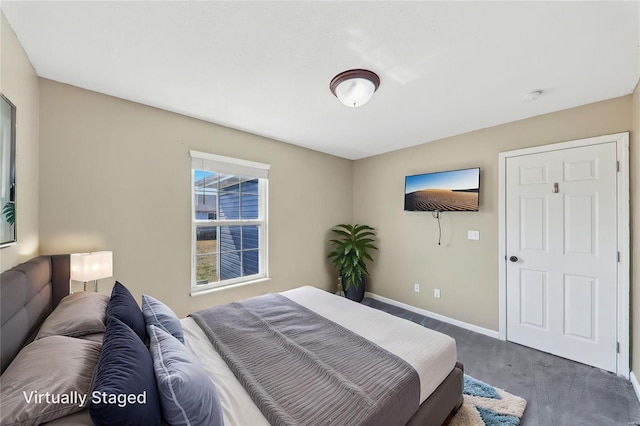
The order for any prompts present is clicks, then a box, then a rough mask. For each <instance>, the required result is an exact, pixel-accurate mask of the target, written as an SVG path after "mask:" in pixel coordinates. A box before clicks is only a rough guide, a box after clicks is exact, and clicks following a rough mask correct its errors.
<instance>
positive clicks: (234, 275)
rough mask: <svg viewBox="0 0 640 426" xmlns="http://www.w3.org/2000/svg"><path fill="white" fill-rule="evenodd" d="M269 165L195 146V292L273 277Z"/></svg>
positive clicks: (192, 165)
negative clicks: (269, 261) (270, 266)
mask: <svg viewBox="0 0 640 426" xmlns="http://www.w3.org/2000/svg"><path fill="white" fill-rule="evenodd" d="M268 173H269V165H268V164H262V163H255V162H252V161H245V160H238V159H235V158H229V157H222V156H219V155H213V154H206V153H203V152H197V151H191V187H192V192H191V193H192V198H193V202H192V215H191V218H192V219H191V221H192V249H191V251H192V256H191V265H192V267H191V269H192V273H191V275H192V276H191V294H197V293H199V292H202V291H205V290H209V289H212V288H217V287H223V286H226V285H230V284H238V283H243V282H247V281H254V280H258V279H262V278H266V277H267V184H268Z"/></svg>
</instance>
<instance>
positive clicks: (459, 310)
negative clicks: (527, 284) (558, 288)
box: [353, 96, 637, 330]
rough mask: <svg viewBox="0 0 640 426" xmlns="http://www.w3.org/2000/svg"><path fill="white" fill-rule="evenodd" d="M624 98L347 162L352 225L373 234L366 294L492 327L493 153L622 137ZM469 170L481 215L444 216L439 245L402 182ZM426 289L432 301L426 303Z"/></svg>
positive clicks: (627, 109)
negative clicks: (409, 206) (472, 236)
mask: <svg viewBox="0 0 640 426" xmlns="http://www.w3.org/2000/svg"><path fill="white" fill-rule="evenodd" d="M631 101H632V98H631V96H625V97H621V98H616V99H611V100H608V101H603V102H598V103H594V104H590V105H586V106H582V107H578V108H573V109H569V110H565V111H560V112H556V113H552V114H546V115H542V116H538V117H534V118H530V119H527V120H521V121H516V122H513V123H508V124H505V125H501V126H496V127H492V128H488V129H483V130H479V131H475V132H471V133H467V134H463V135H459V136H454V137H451V138H447V139H443V140H439V141H435V142H431V143H427V144H423V145H419V146H416V147H412V148H407V149H403V150H399V151H394V152H391V153H388V154H384V155H378V156H375V157H369V158H366V159H363V160H358V161H356V162H355V163H354V170H353V194H354V210H353V214H354V222H357V223H366V224H369V225H372V226H374V227H376V228H377V229H378V233H379V240H380V244H379V247H380V252H379V254H378V259H377V261H376V262H375V264H374V265H373V267H372V268H371V275H372V279H371V283H370V284H371V285H370V286H369V289H370V290H371V291H373V292H375V293H377V294H379V295H381V296H385V297H389V298H391V299H395V300H398V301H401V302H404V303H407V304H410V305H413V306H416V307H419V308H422V309H426V310H429V311H432V312H436V313H439V314H442V315H446V316H448V317H450V318H454V319H457V320H461V321H465V322H468V323H471V324H474V325H477V326H480V327H485V328H488V329H491V330H498V153H499V152H502V151H509V150H514V149H519V148H525V147H531V146H536V145H544V144H551V143H556V142H563V141H568V140H574V139H581V138H586V137H591V136H598V135H603V134H610V133H617V132H624V131H628V130H630V128H631ZM478 166H479V167H480V168H481V177H480V181H481V189H480V211H479V212H475V213H472V212H449V213H443V214H442V219H441V222H442V245H440V246H438V243H437V239H438V224H437V221H436V220H435V219H434V218H433V217H432V215H431V213H427V212H405V211H403V192H404V177H405V175H410V174H416V173H424V172H429V171H441V170H450V169H460V168H466V167H478ZM636 179H637V178H636ZM636 187H637V185H636V186H634V189H635V190H636V191H637V188H636ZM467 230H477V231H480V240H479V241H469V240H467ZM414 283H419V284H420V285H421V292H420V293H414V291H413V284H414ZM434 288H439V289H441V294H442V298H441V299H435V298H433V289H434Z"/></svg>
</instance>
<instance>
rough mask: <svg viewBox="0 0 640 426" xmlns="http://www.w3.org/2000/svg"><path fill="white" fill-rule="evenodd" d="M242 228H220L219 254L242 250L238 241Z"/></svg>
mask: <svg viewBox="0 0 640 426" xmlns="http://www.w3.org/2000/svg"><path fill="white" fill-rule="evenodd" d="M241 229H242V227H240V226H221V227H220V252H221V253H222V252H228V251H239V250H242V245H241V244H242V241H241V240H240V234H241Z"/></svg>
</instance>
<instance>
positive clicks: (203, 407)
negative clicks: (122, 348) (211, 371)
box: [149, 325, 224, 426]
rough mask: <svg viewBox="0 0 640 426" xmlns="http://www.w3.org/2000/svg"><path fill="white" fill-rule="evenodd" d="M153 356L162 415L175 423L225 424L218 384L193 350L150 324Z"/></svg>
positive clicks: (196, 425)
mask: <svg viewBox="0 0 640 426" xmlns="http://www.w3.org/2000/svg"><path fill="white" fill-rule="evenodd" d="M149 335H150V337H151V345H150V347H149V349H150V350H151V356H152V358H153V368H154V370H155V373H156V382H157V383H158V391H159V393H160V406H161V407H162V415H163V417H164V419H165V421H166V422H167V423H169V424H170V425H172V426H179V425H185V426H187V425H188V426H199V425H202V426H222V425H224V421H223V417H222V405H221V404H220V399H219V397H218V391H217V390H216V387H215V385H214V384H213V382H212V381H211V379H210V378H209V376H208V375H207V372H206V371H205V370H204V367H202V365H200V363H199V362H198V360H196V359H195V357H194V356H193V355H192V354H191V352H190V351H189V349H187V347H186V346H184V345H183V344H182V343H180V342H179V341H178V340H177V339H176V338H175V337H173V336H172V335H171V334H169V333H167V332H166V331H164V330H162V329H161V328H159V327H156V326H154V325H151V326H149Z"/></svg>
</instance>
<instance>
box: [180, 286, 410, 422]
mask: <svg viewBox="0 0 640 426" xmlns="http://www.w3.org/2000/svg"><path fill="white" fill-rule="evenodd" d="M191 317H192V318H193V319H194V320H195V321H196V322H197V323H198V325H199V326H200V327H201V328H202V329H203V331H204V332H205V334H206V335H207V336H208V337H209V339H210V340H211V342H212V344H213V345H214V347H215V348H216V350H217V351H218V352H219V353H220V355H221V356H222V358H223V359H224V360H225V362H226V363H227V364H228V365H229V367H230V368H231V370H232V371H233V373H234V374H235V375H236V377H237V378H238V380H239V381H240V382H241V383H242V384H243V386H244V387H245V389H246V390H247V392H248V393H249V395H250V396H251V398H252V399H253V401H254V402H255V404H256V405H257V406H258V407H259V408H260V410H261V411H262V413H263V414H264V416H265V417H266V418H267V420H269V422H270V423H271V424H272V425H278V426H280V425H304V426H310V425H340V426H342V425H384V426H389V425H404V424H406V423H407V421H408V420H409V419H410V418H411V416H412V415H413V414H414V413H415V411H416V410H417V409H418V405H419V398H420V379H419V377H418V374H417V373H416V371H415V370H414V369H413V368H412V367H411V366H410V365H409V364H407V363H406V362H405V361H403V360H402V359H400V358H398V357H397V356H395V355H393V354H391V353H389V352H387V351H386V350H384V349H382V348H380V347H379V346H377V345H375V344H374V343H371V342H370V341H368V340H366V339H364V338H363V337H361V336H359V335H356V334H354V333H352V332H350V331H349V330H347V329H346V328H344V327H342V326H340V325H338V324H336V323H334V322H332V321H330V320H328V319H326V318H324V317H322V316H320V315H318V314H316V313H314V312H312V311H310V310H309V309H307V308H305V307H303V306H300V305H298V304H297V303H295V302H293V301H291V300H290V299H288V298H286V297H284V296H282V295H279V294H268V295H265V296H260V297H255V298H252V299H248V300H245V301H242V302H235V303H231V304H228V305H224V306H217V307H213V308H209V309H205V310H203V311H199V312H196V313H193V314H191ZM354 320H355V319H354ZM371 326H372V327H375V324H372V325H371Z"/></svg>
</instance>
